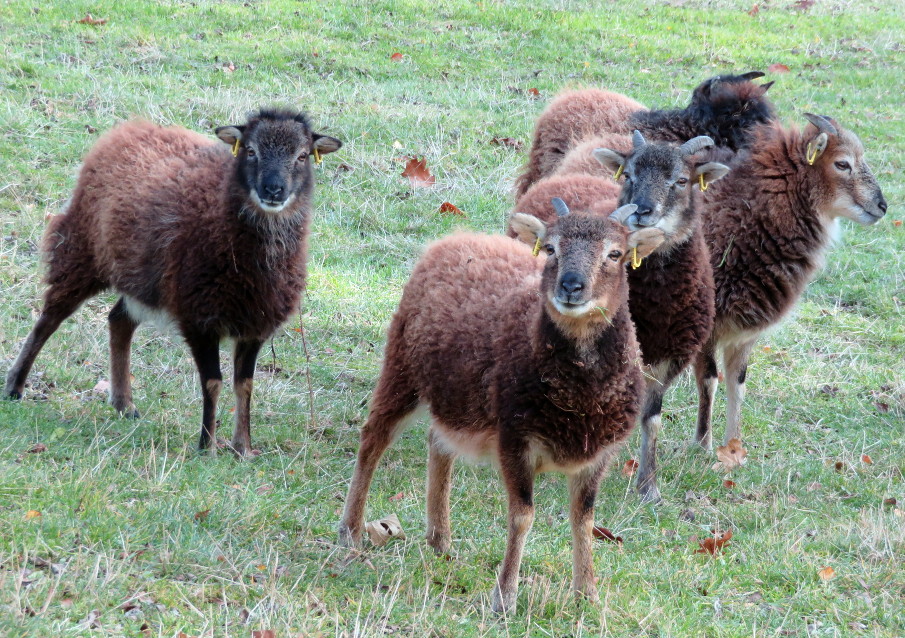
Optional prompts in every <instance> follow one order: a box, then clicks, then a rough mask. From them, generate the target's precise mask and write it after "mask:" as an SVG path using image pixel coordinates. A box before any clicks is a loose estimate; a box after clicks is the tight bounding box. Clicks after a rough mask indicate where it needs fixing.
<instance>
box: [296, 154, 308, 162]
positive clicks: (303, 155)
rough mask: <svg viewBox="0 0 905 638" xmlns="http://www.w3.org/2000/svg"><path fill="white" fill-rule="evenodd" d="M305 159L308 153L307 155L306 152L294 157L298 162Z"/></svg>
mask: <svg viewBox="0 0 905 638" xmlns="http://www.w3.org/2000/svg"><path fill="white" fill-rule="evenodd" d="M306 159H308V155H307V154H306V153H302V154H301V155H299V156H298V157H297V158H296V161H298V162H304V161H305V160H306Z"/></svg>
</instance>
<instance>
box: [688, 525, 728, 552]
mask: <svg viewBox="0 0 905 638" xmlns="http://www.w3.org/2000/svg"><path fill="white" fill-rule="evenodd" d="M730 538H732V530H731V529H729V530H726V531H725V532H723V533H722V534H714V535H713V536H708V537H707V538H705V539H704V540H702V541H698V545H700V546H701V548H700V549H696V550H695V551H694V553H695V554H710V555H711V556H716V555H717V554H718V553H719V552H721V551H723V547H724V546H725V545H728V544H729V539H730Z"/></svg>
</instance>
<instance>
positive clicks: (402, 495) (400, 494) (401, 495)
mask: <svg viewBox="0 0 905 638" xmlns="http://www.w3.org/2000/svg"><path fill="white" fill-rule="evenodd" d="M404 498H405V492H398V493H396V494H393V495H392V496H391V497H390V498H389V499H387V500H389V501H401V500H402V499H404Z"/></svg>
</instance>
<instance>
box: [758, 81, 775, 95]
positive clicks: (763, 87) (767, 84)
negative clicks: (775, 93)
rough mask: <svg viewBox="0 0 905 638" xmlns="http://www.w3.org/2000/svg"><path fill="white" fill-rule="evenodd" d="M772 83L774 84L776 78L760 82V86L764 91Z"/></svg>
mask: <svg viewBox="0 0 905 638" xmlns="http://www.w3.org/2000/svg"><path fill="white" fill-rule="evenodd" d="M774 84H776V80H770V81H769V82H764V83H763V84H761V85H760V88H761V89H763V91H764V93H766V92H767V91H768V90H769V89H770V87H771V86H773V85H774Z"/></svg>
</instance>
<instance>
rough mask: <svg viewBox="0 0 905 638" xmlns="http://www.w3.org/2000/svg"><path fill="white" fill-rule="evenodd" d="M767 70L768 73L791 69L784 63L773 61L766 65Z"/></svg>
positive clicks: (784, 71)
mask: <svg viewBox="0 0 905 638" xmlns="http://www.w3.org/2000/svg"><path fill="white" fill-rule="evenodd" d="M767 71H768V72H770V73H788V72H789V71H791V69H790V68H789V67H787V66H786V65H785V64H780V63H779V62H775V63H773V64H771V65H770V66H768V67H767Z"/></svg>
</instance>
